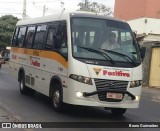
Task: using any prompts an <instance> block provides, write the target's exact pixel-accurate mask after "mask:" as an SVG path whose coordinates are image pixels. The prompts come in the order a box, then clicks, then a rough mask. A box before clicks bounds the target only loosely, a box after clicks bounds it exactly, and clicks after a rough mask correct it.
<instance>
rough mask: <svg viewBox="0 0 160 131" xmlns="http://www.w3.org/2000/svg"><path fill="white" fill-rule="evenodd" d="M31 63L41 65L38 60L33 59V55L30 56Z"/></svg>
mask: <svg viewBox="0 0 160 131" xmlns="http://www.w3.org/2000/svg"><path fill="white" fill-rule="evenodd" d="M30 62H31V65H33V66H37V67H40V63H39V62H38V61H37V60H33V57H32V56H30Z"/></svg>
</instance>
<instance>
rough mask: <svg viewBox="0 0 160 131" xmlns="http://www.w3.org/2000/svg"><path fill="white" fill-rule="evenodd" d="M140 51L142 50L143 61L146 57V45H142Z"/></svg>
mask: <svg viewBox="0 0 160 131" xmlns="http://www.w3.org/2000/svg"><path fill="white" fill-rule="evenodd" d="M140 52H141V58H142V61H143V60H144V57H145V54H146V47H141V48H140Z"/></svg>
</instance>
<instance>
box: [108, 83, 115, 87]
mask: <svg viewBox="0 0 160 131" xmlns="http://www.w3.org/2000/svg"><path fill="white" fill-rule="evenodd" d="M108 86H110V87H115V86H116V84H114V83H113V82H110V83H108Z"/></svg>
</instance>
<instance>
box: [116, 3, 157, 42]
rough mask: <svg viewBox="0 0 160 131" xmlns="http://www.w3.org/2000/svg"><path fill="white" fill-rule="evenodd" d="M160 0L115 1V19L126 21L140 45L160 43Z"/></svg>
mask: <svg viewBox="0 0 160 131" xmlns="http://www.w3.org/2000/svg"><path fill="white" fill-rule="evenodd" d="M159 5H160V0H115V8H114V17H116V18H119V19H122V20H125V21H127V22H128V23H129V25H130V26H131V28H132V30H133V31H135V32H136V33H137V40H138V41H139V42H140V43H144V42H148V41H160V26H159V25H160V6H159Z"/></svg>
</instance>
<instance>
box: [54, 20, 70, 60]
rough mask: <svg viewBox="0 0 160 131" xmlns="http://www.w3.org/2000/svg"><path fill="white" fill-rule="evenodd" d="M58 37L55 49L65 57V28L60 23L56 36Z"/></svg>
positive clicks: (66, 52)
mask: <svg viewBox="0 0 160 131" xmlns="http://www.w3.org/2000/svg"><path fill="white" fill-rule="evenodd" d="M57 36H60V38H61V40H59V41H57V42H59V43H56V45H58V46H57V49H58V50H59V52H60V53H61V54H62V55H64V56H66V57H67V54H68V48H67V27H66V23H61V25H60V30H59V31H58V35H57Z"/></svg>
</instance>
